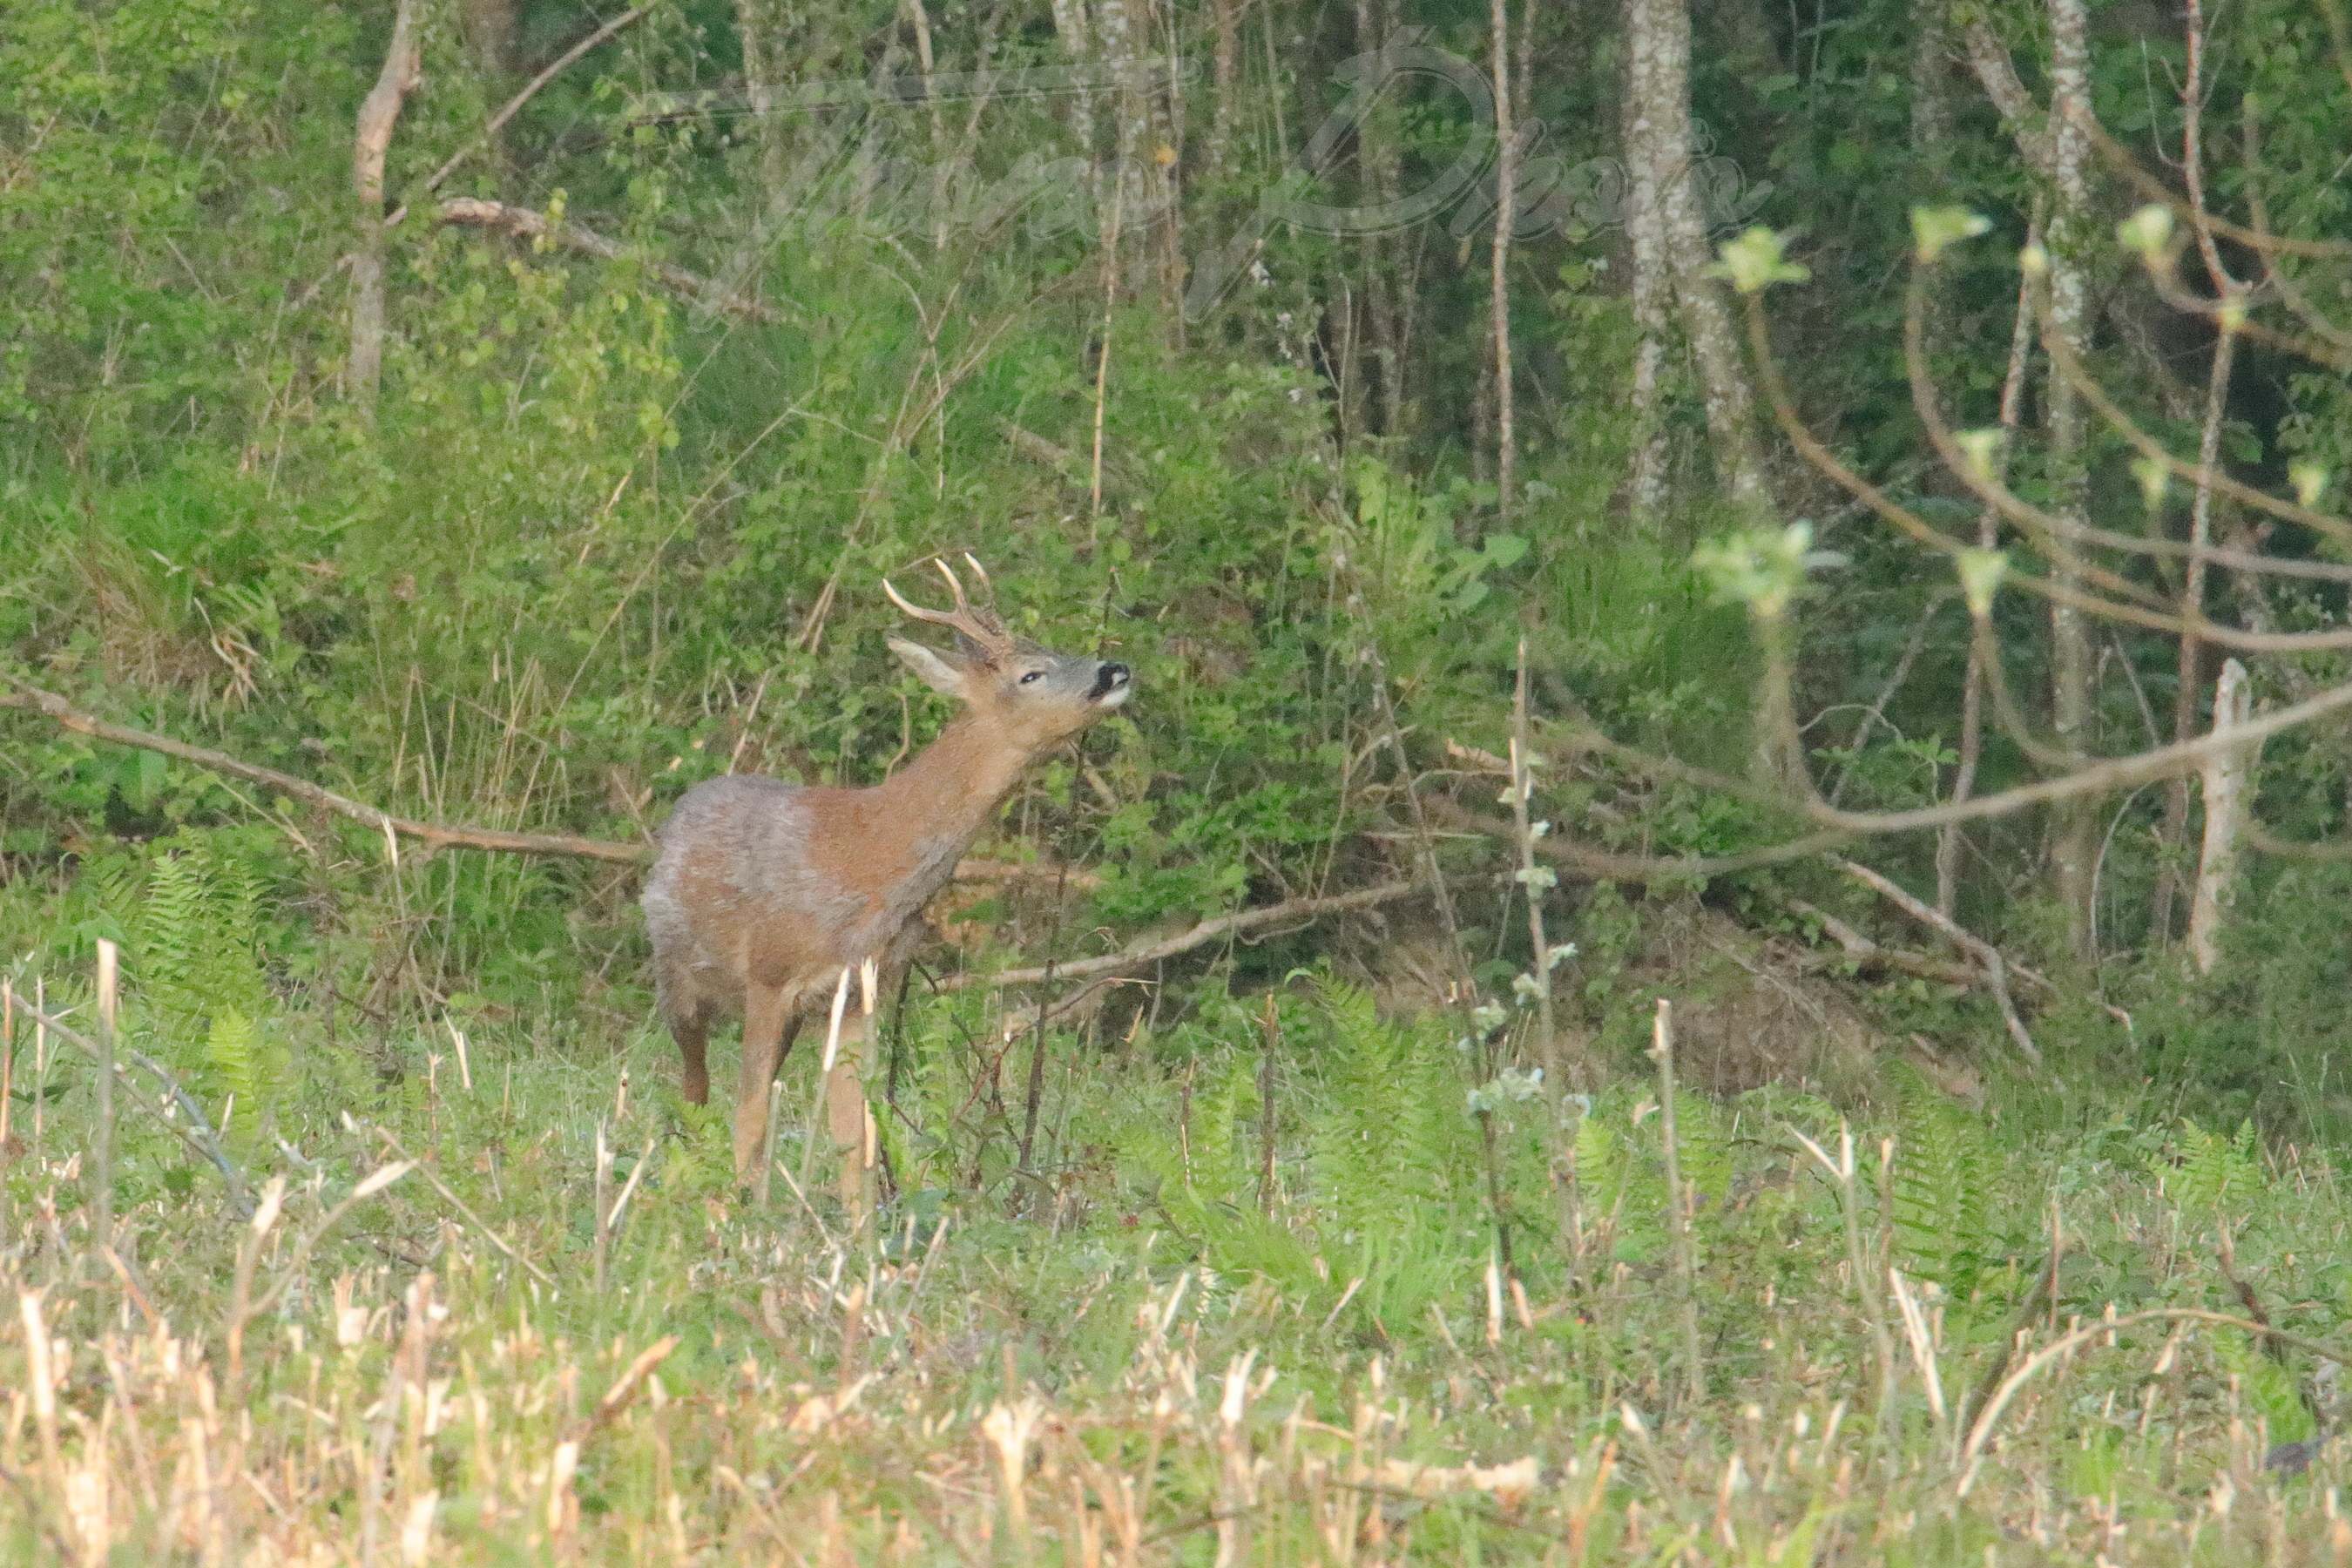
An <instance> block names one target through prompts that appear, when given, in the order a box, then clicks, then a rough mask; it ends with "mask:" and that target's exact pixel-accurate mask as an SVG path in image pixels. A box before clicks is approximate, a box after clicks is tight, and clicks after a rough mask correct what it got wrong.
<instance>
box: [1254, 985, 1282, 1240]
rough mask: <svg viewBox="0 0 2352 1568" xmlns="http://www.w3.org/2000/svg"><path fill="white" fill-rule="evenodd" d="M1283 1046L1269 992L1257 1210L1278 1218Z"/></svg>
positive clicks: (1261, 1057) (1261, 1063)
mask: <svg viewBox="0 0 2352 1568" xmlns="http://www.w3.org/2000/svg"><path fill="white" fill-rule="evenodd" d="M1281 1044H1282V1015H1281V1014H1280V1013H1279V1012H1278V1011H1276V1008H1275V1005H1274V993H1273V992H1271V991H1269V992H1267V993H1266V994H1265V1019H1264V1024H1263V1028H1262V1031H1261V1037H1260V1040H1259V1045H1258V1057H1257V1143H1258V1152H1257V1206H1258V1212H1259V1213H1260V1214H1263V1215H1267V1216H1268V1217H1271V1216H1272V1215H1273V1214H1274V1129H1275V1109H1274V1056H1275V1050H1276V1047H1279V1046H1280V1045H1281Z"/></svg>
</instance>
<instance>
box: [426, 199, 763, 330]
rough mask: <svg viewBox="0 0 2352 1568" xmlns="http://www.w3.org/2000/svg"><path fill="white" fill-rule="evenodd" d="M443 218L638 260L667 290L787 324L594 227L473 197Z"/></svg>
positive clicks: (451, 204)
mask: <svg viewBox="0 0 2352 1568" xmlns="http://www.w3.org/2000/svg"><path fill="white" fill-rule="evenodd" d="M438 216H439V218H440V221H441V222H443V223H446V224H449V225H452V226H456V227H458V228H480V229H488V230H491V231H493V232H495V233H499V234H505V235H511V236H513V237H515V238H518V239H544V240H546V241H547V242H548V243H549V244H551V245H558V246H562V247H563V248H564V249H566V250H573V251H577V252H579V253H580V254H581V255H583V256H593V257H594V258H597V259H598V260H600V261H621V260H635V261H636V262H637V263H638V264H639V265H641V266H642V267H644V268H645V269H646V272H647V273H648V274H650V275H651V276H652V277H653V278H654V279H656V280H657V281H658V282H660V283H661V285H662V286H663V287H664V288H667V289H670V290H671V291H672V292H674V293H677V294H681V295H683V296H685V297H686V298H687V299H688V300H694V301H696V302H697V303H698V304H703V305H708V306H709V307H710V308H711V309H712V310H718V311H719V312H721V313H722V314H725V315H730V316H734V317H736V318H738V319H740V320H742V321H759V322H762V323H764V324H766V325H769V326H779V325H782V323H783V321H784V320H785V317H784V313H783V312H782V310H777V309H776V308H775V307H774V306H772V305H770V304H767V303H766V302H764V301H762V300H752V299H747V298H746V297H744V296H743V295H741V294H737V293H733V292H730V290H728V289H725V288H722V287H721V286H720V285H719V284H718V283H715V282H713V281H712V280H711V279H708V278H704V277H702V276H700V275H699V274H698V273H693V272H688V270H687V269H686V268H683V267H677V266H674V265H672V264H671V263H669V262H667V261H656V260H655V259H654V258H652V257H650V256H646V255H644V254H642V253H640V252H637V251H634V250H632V249H630V248H629V247H627V246H625V245H623V244H622V243H621V242H620V241H619V240H617V239H609V238H607V237H604V235H601V234H598V233H597V232H595V231H594V230H593V229H587V228H582V227H581V226H579V225H578V224H574V223H563V222H558V221H557V220H555V219H553V218H551V217H549V216H547V215H546V214H545V213H543V212H539V211H536V210H534V209H532V208H530V207H519V206H514V205H509V203H506V202H491V201H482V200H479V199H477V198H475V197H472V196H452V197H449V198H448V199H447V200H446V201H444V202H443V203H442V204H441V205H440V208H439V212H438Z"/></svg>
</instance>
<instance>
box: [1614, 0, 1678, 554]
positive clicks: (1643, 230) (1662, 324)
mask: <svg viewBox="0 0 2352 1568" xmlns="http://www.w3.org/2000/svg"><path fill="white" fill-rule="evenodd" d="M1632 9H1633V7H1632V5H1631V4H1630V3H1629V4H1628V5H1627V15H1628V17H1629V18H1630V16H1631V14H1632ZM1627 75H1628V81H1627V84H1626V89H1625V94H1624V105H1625V115H1624V126H1623V131H1622V141H1623V144H1624V149H1625V176H1626V190H1625V242H1626V250H1627V252H1628V253H1629V259H1630V260H1631V261H1632V263H1633V268H1632V270H1633V281H1632V284H1631V288H1630V290H1629V292H1630V293H1631V295H1632V298H1633V331H1634V334H1635V335H1634V342H1633V389H1632V390H1633V477H1632V480H1631V483H1630V484H1629V485H1628V487H1627V491H1628V494H1627V501H1628V505H1629V507H1630V510H1631V511H1632V513H1633V521H1634V522H1635V523H1636V524H1638V525H1641V526H1643V527H1650V526H1654V524H1655V523H1656V522H1657V521H1658V518H1659V515H1660V514H1661V513H1662V512H1663V511H1664V508H1665V504H1666V428H1665V371H1666V331H1667V320H1666V308H1667V303H1668V301H1669V300H1671V299H1672V298H1673V294H1674V280H1673V279H1672V278H1671V277H1669V276H1668V275H1667V272H1666V225H1665V215H1664V212H1663V211H1662V210H1661V208H1660V207H1659V205H1658V178H1657V171H1656V170H1655V169H1654V168H1653V167H1652V166H1651V163H1650V161H1649V160H1648V159H1647V158H1645V157H1643V156H1642V155H1641V153H1640V152H1639V151H1638V150H1639V149H1640V148H1642V147H1643V146H1644V145H1646V142H1647V136H1648V132H1647V128H1646V126H1645V125H1644V123H1643V120H1644V116H1645V115H1646V113H1647V108H1646V102H1645V98H1646V94H1647V91H1648V88H1647V85H1646V81H1645V80H1644V79H1643V77H1642V76H1641V75H1640V73H1637V72H1634V71H1631V70H1629V71H1628V73H1627Z"/></svg>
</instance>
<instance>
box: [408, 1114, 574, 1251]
mask: <svg viewBox="0 0 2352 1568" xmlns="http://www.w3.org/2000/svg"><path fill="white" fill-rule="evenodd" d="M375 1135H376V1137H377V1138H378V1139H380V1140H381V1141H382V1142H383V1145H384V1147H385V1148H387V1149H390V1150H391V1151H392V1152H393V1153H394V1154H395V1155H397V1156H398V1157H399V1158H401V1159H402V1160H404V1161H406V1162H407V1163H409V1164H410V1165H411V1166H413V1167H415V1171H416V1173H417V1174H419V1175H421V1176H423V1177H424V1178H425V1182H426V1184H428V1185H430V1186H431V1187H432V1189H433V1190H434V1191H435V1192H436V1193H438V1194H441V1201H442V1202H444V1203H446V1204H447V1205H449V1206H450V1207H452V1208H454V1209H456V1210H457V1213H458V1214H459V1215H463V1216H464V1217H465V1220H466V1223H467V1224H468V1225H470V1226H473V1227H474V1228H475V1229H476V1230H478V1231H479V1232H481V1233H482V1237H483V1238H484V1239H485V1240H487V1241H488V1243H489V1244H490V1245H491V1246H492V1247H497V1248H498V1249H499V1251H500V1252H503V1253H505V1254H506V1255H507V1256H508V1257H509V1258H512V1259H514V1261H515V1262H517V1263H518V1264H520V1265H521V1266H522V1268H523V1271H524V1272H525V1273H527V1274H529V1275H530V1277H531V1278H532V1279H536V1280H538V1281H539V1282H540V1283H541V1284H542V1285H544V1286H546V1287H547V1288H548V1289H551V1290H552V1289H556V1284H555V1277H554V1276H553V1275H551V1274H550V1273H549V1272H548V1271H547V1270H546V1269H544V1268H541V1267H540V1266H539V1265H538V1264H536V1263H533V1262H532V1261H531V1260H530V1258H525V1257H524V1256H523V1255H522V1254H521V1253H520V1252H519V1251H517V1250H516V1249H515V1246H514V1243H512V1242H510V1241H509V1240H508V1239H507V1238H506V1237H502V1236H500V1235H499V1233H498V1232H497V1231H496V1230H494V1229H492V1228H491V1227H490V1225H489V1223H488V1221H487V1220H485V1219H483V1218H482V1216H481V1215H478V1214H476V1213H475V1212H474V1211H473V1209H472V1208H471V1207H469V1206H468V1205H467V1203H466V1200H465V1199H463V1198H461V1197H459V1196H458V1195H457V1194H455V1193H453V1192H451V1191H450V1190H449V1184H447V1183H446V1182H444V1181H443V1180H442V1179H441V1178H440V1177H438V1176H436V1175H435V1174H434V1173H432V1172H431V1171H430V1170H428V1169H427V1168H426V1167H425V1166H424V1165H422V1164H420V1163H417V1162H416V1161H415V1159H414V1158H413V1157H412V1156H411V1155H410V1154H409V1152H408V1151H407V1150H405V1149H404V1148H402V1147H401V1146H400V1140H399V1139H397V1138H395V1137H394V1136H393V1135H392V1132H391V1131H390V1130H389V1129H387V1128H382V1127H379V1128H377V1129H376V1134H375Z"/></svg>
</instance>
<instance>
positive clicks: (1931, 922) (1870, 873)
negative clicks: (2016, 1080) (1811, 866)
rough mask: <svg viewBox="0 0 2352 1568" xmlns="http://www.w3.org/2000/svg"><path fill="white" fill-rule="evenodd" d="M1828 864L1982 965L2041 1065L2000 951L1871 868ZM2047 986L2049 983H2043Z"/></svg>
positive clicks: (2016, 1033)
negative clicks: (2012, 993)
mask: <svg viewBox="0 0 2352 1568" xmlns="http://www.w3.org/2000/svg"><path fill="white" fill-rule="evenodd" d="M1823 858H1824V859H1826V860H1827V861H1828V862H1829V864H1830V865H1831V866H1832V867H1834V868H1837V869H1838V870H1840V871H1842V872H1843V873H1844V874H1845V875H1846V876H1848V877H1851V878H1853V879H1854V880H1855V881H1857V882H1860V883H1861V884H1862V885H1863V886H1864V887H1865V888H1868V889H1870V890H1871V891H1873V892H1874V893H1876V894H1877V895H1878V896H1879V897H1881V898H1883V899H1885V900H1886V901H1887V902H1889V903H1891V904H1893V905H1894V906H1895V908H1896V909H1898V910H1902V911H1903V912H1904V913H1905V914H1906V915H1909V916H1910V917H1911V918H1912V919H1913V920H1915V921H1918V922H1919V923H1920V924H1922V925H1924V926H1927V927H1928V928H1929V929H1930V930H1933V931H1937V932H1938V933H1940V934H1941V935H1942V936H1943V937H1945V938H1946V939H1947V940H1948V941H1949V942H1951V943H1952V945H1953V946H1955V947H1957V948H1958V949H1959V950H1960V951H1961V952H1965V953H1967V954H1968V955H1969V957H1970V958H1973V959H1975V960H1976V961H1977V963H1979V965H1980V966H1982V968H1983V970H1984V979H1985V989H1986V990H1987V991H1989V992H1990V993H1991V994H1992V999H1993V1005H1995V1006H1997V1007H1999V1008H2000V1021H2001V1023H2002V1025H2003V1026H2006V1027H2007V1028H2008V1030H2009V1037H2010V1038H2011V1040H2012V1041H2014V1042H2015V1043H2016V1046H2017V1049H2018V1054H2019V1055H2021V1056H2022V1057H2023V1058H2025V1059H2026V1060H2027V1061H2030V1062H2032V1064H2033V1065H2034V1066H2035V1067H2040V1066H2041V1065H2042V1048H2041V1047H2039V1046H2036V1045H2035V1044H2034V1043H2033V1037H2032V1035H2030V1034H2028V1033H2027V1032H2026V1028H2025V1020H2024V1019H2023V1018H2021V1017H2019V1016H2018V1014H2017V1000H2016V998H2014V997H2012V996H2011V994H2009V961H2008V960H2007V959H2005V958H2003V957H2001V955H2000V949H1999V948H1997V947H1995V946H1993V944H1992V943H1990V942H1987V941H1985V939H1984V938H1982V937H1980V936H1979V935H1977V934H1976V933H1975V932H1974V931H1969V930H1968V929H1967V928H1966V927H1964V926H1962V925H1961V924H1960V923H1959V922H1958V921H1955V920H1952V919H1951V918H1949V917H1948V916H1947V915H1945V914H1943V913H1942V912H1941V911H1939V910H1937V909H1936V908H1935V906H1934V905H1932V904H1928V903H1927V902H1924V901H1923V900H1918V899H1916V898H1913V897H1912V896H1911V895H1910V893H1908V892H1906V890H1905V889H1903V888H1902V887H1900V886H1899V885H1897V884H1896V883H1895V882H1893V881H1891V880H1889V879H1886V878H1885V877H1882V876H1880V875H1879V874H1878V873H1877V872H1875V871H1874V870H1872V869H1871V868H1869V867H1867V866H1864V865H1860V864H1857V863H1856V862H1854V861H1852V860H1849V859H1846V858H1844V857H1843V856H1842V855H1830V856H1824V857H1823ZM2043 984H2048V982H2046V981H2045V982H2043ZM2054 989H2055V987H2053V990H2054Z"/></svg>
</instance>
